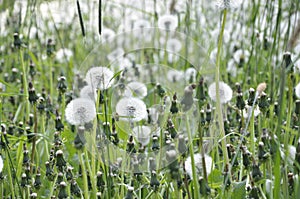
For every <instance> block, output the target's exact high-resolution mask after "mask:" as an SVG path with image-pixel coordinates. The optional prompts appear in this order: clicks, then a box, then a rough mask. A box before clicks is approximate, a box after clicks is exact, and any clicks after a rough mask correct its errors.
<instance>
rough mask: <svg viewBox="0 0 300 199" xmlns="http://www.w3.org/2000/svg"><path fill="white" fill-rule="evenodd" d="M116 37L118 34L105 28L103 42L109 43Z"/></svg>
mask: <svg viewBox="0 0 300 199" xmlns="http://www.w3.org/2000/svg"><path fill="white" fill-rule="evenodd" d="M115 35H116V33H115V32H114V31H113V30H112V29H109V28H105V29H103V30H102V34H101V39H102V40H103V42H107V41H110V40H111V39H113V38H114V37H115Z"/></svg>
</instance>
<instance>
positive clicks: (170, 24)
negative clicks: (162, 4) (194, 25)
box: [158, 15, 178, 31]
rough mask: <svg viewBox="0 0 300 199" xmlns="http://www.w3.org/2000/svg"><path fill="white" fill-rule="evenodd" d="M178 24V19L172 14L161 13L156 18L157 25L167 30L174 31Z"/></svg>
mask: <svg viewBox="0 0 300 199" xmlns="http://www.w3.org/2000/svg"><path fill="white" fill-rule="evenodd" d="M177 26H178V19H177V17H176V16H173V15H163V16H161V17H159V18H158V27H159V28H161V29H164V30H168V31H174V30H175V29H176V28H177Z"/></svg>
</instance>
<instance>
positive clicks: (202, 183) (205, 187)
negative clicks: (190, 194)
mask: <svg viewBox="0 0 300 199" xmlns="http://www.w3.org/2000/svg"><path fill="white" fill-rule="evenodd" d="M199 185H200V194H202V195H204V196H207V195H209V194H210V187H209V186H208V184H207V181H206V180H205V179H204V178H203V177H200V178H199Z"/></svg>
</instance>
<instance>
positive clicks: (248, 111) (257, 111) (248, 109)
mask: <svg viewBox="0 0 300 199" xmlns="http://www.w3.org/2000/svg"><path fill="white" fill-rule="evenodd" d="M253 114H254V117H257V116H258V115H259V114H260V109H259V107H258V106H256V107H255V109H254V110H253ZM249 115H251V106H249V105H246V106H245V109H243V116H244V118H248V117H249Z"/></svg>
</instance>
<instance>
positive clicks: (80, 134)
mask: <svg viewBox="0 0 300 199" xmlns="http://www.w3.org/2000/svg"><path fill="white" fill-rule="evenodd" d="M84 131H85V128H84V126H79V127H78V131H77V135H76V137H75V139H74V145H75V148H76V149H82V148H83V147H84V145H85V143H86V139H85V136H84Z"/></svg>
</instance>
